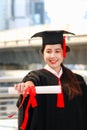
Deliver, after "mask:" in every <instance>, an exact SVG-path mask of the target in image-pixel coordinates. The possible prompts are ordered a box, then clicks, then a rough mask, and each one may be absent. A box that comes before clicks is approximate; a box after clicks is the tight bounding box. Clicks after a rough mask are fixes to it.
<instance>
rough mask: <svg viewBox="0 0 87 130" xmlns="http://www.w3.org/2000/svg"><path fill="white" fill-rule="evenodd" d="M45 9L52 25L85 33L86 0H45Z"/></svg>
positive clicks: (86, 30) (86, 28) (86, 31)
mask: <svg viewBox="0 0 87 130" xmlns="http://www.w3.org/2000/svg"><path fill="white" fill-rule="evenodd" d="M52 5H53V7H52ZM45 10H46V11H47V12H48V16H49V17H50V18H51V24H52V25H54V26H56V27H58V28H59V27H60V28H61V27H65V26H66V27H67V28H68V29H70V30H72V31H74V32H76V33H87V14H86V13H87V0H53V1H50V0H45ZM85 15H86V18H85Z"/></svg>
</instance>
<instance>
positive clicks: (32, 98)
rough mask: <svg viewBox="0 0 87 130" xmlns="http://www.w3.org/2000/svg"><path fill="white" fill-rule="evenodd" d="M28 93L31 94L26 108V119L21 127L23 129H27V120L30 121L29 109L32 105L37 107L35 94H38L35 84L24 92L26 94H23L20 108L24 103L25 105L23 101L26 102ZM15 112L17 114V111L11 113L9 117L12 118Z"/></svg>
mask: <svg viewBox="0 0 87 130" xmlns="http://www.w3.org/2000/svg"><path fill="white" fill-rule="evenodd" d="M28 94H29V95H30V96H29V100H28V104H27V107H26V110H25V114H24V120H23V123H22V125H21V127H20V128H21V129H22V130H25V128H26V125H27V121H28V119H29V113H28V110H29V108H30V106H32V107H33V108H34V107H37V100H36V98H35V96H36V89H35V87H34V86H31V87H28V88H27V89H26V90H25V92H24V94H23V98H22V101H21V104H20V106H19V108H18V109H20V108H21V107H22V105H23V103H24V100H25V98H26V96H27V95H28ZM15 114H16V112H15V113H13V114H11V115H9V116H8V118H12V117H13V116H14V115H15Z"/></svg>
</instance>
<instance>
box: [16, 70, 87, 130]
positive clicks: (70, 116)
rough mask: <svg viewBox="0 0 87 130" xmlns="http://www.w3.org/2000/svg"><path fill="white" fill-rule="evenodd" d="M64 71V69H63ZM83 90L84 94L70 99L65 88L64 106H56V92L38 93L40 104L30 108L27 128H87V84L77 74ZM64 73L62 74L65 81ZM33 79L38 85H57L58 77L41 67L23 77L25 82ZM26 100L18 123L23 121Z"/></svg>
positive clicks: (79, 129) (35, 129) (58, 129)
mask: <svg viewBox="0 0 87 130" xmlns="http://www.w3.org/2000/svg"><path fill="white" fill-rule="evenodd" d="M63 72H64V70H63ZM76 76H77V79H78V81H79V82H81V84H80V86H81V89H82V91H83V95H82V96H77V97H75V98H74V99H72V100H69V99H68V97H67V95H66V94H65V92H64V90H63V93H64V103H65V107H64V108H57V107H56V100H57V95H56V94H38V95H37V96H36V99H37V102H38V106H37V107H36V108H32V107H31V108H30V109H29V120H28V123H27V127H26V129H25V130H87V85H86V84H85V82H84V79H83V78H82V77H81V76H79V75H76ZM63 77H64V73H63V74H62V76H61V83H62V82H64V81H63ZM28 80H31V81H33V82H34V83H35V85H36V86H44V85H57V84H58V78H57V77H56V76H55V75H53V74H52V73H51V72H49V71H47V70H45V69H41V70H37V71H32V72H31V73H29V74H28V75H27V76H25V78H24V79H23V82H26V81H28ZM21 97H22V96H20V97H19V100H18V103H17V105H18V106H19V104H20V102H21V99H22V98H21ZM28 98H29V97H26V100H25V102H24V104H23V106H22V108H21V109H20V111H19V116H18V121H19V122H18V124H19V126H18V127H19V129H18V130H21V129H20V125H21V124H22V122H23V118H24V112H25V108H26V105H27V100H28Z"/></svg>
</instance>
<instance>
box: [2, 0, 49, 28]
mask: <svg viewBox="0 0 87 130" xmlns="http://www.w3.org/2000/svg"><path fill="white" fill-rule="evenodd" d="M44 6H45V3H44V0H1V1H0V30H5V29H12V28H21V27H28V26H32V25H33V26H34V25H40V24H46V23H47V24H48V23H49V22H50V19H49V17H48V16H47V12H46V11H45V7H44Z"/></svg>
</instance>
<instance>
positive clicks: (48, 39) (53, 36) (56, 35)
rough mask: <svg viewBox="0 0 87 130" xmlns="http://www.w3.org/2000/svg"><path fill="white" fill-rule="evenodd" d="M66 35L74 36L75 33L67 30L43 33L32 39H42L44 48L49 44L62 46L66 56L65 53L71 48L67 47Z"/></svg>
mask: <svg viewBox="0 0 87 130" xmlns="http://www.w3.org/2000/svg"><path fill="white" fill-rule="evenodd" d="M64 34H72V35H74V33H71V32H68V31H65V30H53V31H52V30H51V31H50V30H49V31H42V32H38V33H36V34H34V35H33V36H32V37H31V38H33V37H42V43H43V45H42V47H44V46H45V45H47V44H51V45H53V44H62V47H63V51H64V55H66V54H65V52H68V51H70V48H69V47H68V46H66V41H65V36H64ZM64 57H65V56H64Z"/></svg>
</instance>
